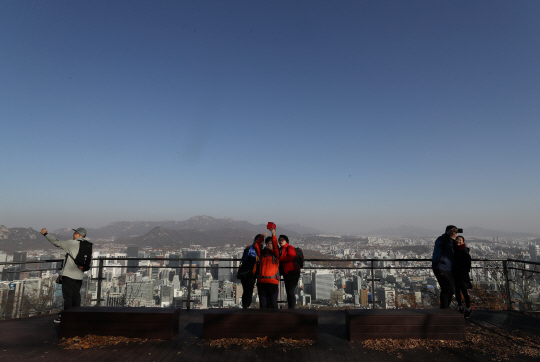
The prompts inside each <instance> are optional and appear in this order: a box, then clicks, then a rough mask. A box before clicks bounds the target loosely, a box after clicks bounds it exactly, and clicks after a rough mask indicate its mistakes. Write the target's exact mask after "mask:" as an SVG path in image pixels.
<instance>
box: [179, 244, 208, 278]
mask: <svg viewBox="0 0 540 362" xmlns="http://www.w3.org/2000/svg"><path fill="white" fill-rule="evenodd" d="M184 254H185V255H184V258H187V259H189V258H193V259H206V250H187V251H185V252H184ZM191 264H195V265H197V273H198V274H199V275H203V274H204V273H206V268H207V267H208V265H209V264H208V260H193V261H192V262H191Z"/></svg>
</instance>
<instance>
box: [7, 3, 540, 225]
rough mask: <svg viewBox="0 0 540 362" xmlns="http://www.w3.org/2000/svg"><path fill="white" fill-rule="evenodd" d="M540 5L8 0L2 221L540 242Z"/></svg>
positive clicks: (27, 223)
mask: <svg viewBox="0 0 540 362" xmlns="http://www.w3.org/2000/svg"><path fill="white" fill-rule="evenodd" d="M539 10H540V4H538V3H537V2H528V1H527V2H525V1H523V2H520V1H517V2H493V1H475V2H468V1H467V2H465V1H464V2H459V1H456V2H432V1H426V2H421V1H418V2H398V1H388V2H386V1H385V2H383V1H332V2H326V1H325V2H322V1H310V2H289V1H283V2H280V1H274V2H263V1H254V2H244V1H241V2H234V1H227V2H218V1H208V2H185V1H161V2H142V1H129V2H127V1H118V2H113V3H110V2H100V1H92V2H68V1H65V2H54V1H53V2H47V3H43V2H37V1H36V2H0V44H1V47H0V49H2V50H1V52H2V56H1V57H0V58H1V60H0V64H1V66H0V80H1V83H2V84H3V86H2V87H0V103H2V104H1V106H0V119H2V125H3V126H2V132H1V136H0V140H1V141H0V153H1V154H2V158H1V159H2V163H1V165H2V176H0V182H1V186H2V187H1V190H2V191H1V200H0V203H1V204H2V207H1V208H0V224H4V225H6V226H8V227H14V226H24V227H30V226H31V227H34V228H40V227H43V226H48V227H50V228H54V227H65V226H73V227H78V226H82V225H86V226H88V227H98V226H102V225H104V224H107V223H109V222H111V221H117V220H162V219H168V220H171V219H173V220H184V219H187V218H189V217H191V216H194V215H199V214H207V215H211V216H214V217H224V216H230V217H233V218H235V219H240V220H243V219H245V220H248V221H250V222H252V223H255V224H259V223H263V222H266V221H269V220H273V221H275V222H276V223H279V222H281V223H289V222H298V223H301V224H304V225H307V226H313V227H319V228H322V229H324V230H328V231H331V232H338V233H362V232H366V231H369V230H373V229H376V228H379V227H383V226H397V225H401V224H407V225H415V226H420V227H426V228H434V225H442V226H441V228H443V227H444V226H445V225H446V224H448V223H453V224H459V225H478V226H483V227H486V228H491V229H502V228H503V227H502V225H504V229H506V230H514V231H523V232H536V233H538V232H540V229H539V227H538V226H537V222H536V220H537V219H538V215H539V212H538V209H539V207H538V205H539V201H540V200H539V193H538V184H539V181H540V177H539V176H540V174H539V172H540V171H539V169H538V167H537V166H538V161H537V155H538V154H539V146H538V142H537V138H538V134H539V128H540V126H539V122H538V120H539V113H540V112H539V107H538V99H539V98H540V97H539V95H540V94H539V93H540V92H539V87H540V86H539V85H540V82H539V81H540V79H539V78H540V75H539V70H538V64H539V61H540V59H539V58H540V57H539V49H540V48H539V45H540V29H539V28H540V25H539V23H538V19H539V18H540V17H539V15H540V11H539Z"/></svg>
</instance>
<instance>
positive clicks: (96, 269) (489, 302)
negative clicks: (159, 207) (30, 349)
mask: <svg viewBox="0 0 540 362" xmlns="http://www.w3.org/2000/svg"><path fill="white" fill-rule="evenodd" d="M129 261H137V263H138V262H140V261H147V262H149V263H153V264H152V265H140V266H139V265H137V266H134V265H131V266H130V265H128V264H129ZM220 261H222V262H223V261H224V262H229V263H231V264H232V266H219V265H216V264H215V263H216V262H217V263H219V262H220ZM472 261H473V269H472V271H471V274H472V279H473V285H474V286H475V288H473V290H472V291H471V294H473V298H474V299H475V300H476V301H477V302H478V303H477V304H480V305H482V307H488V308H487V309H502V308H503V307H504V309H506V310H515V309H520V310H538V309H540V308H539V305H540V303H539V302H540V300H538V298H539V297H538V295H539V294H538V293H539V292H540V263H537V262H532V261H523V260H516V259H473V260H472ZM61 262H63V259H53V260H37V261H33V260H32V261H25V262H2V263H0V266H6V267H8V266H11V267H13V266H18V265H21V268H20V269H19V270H7V271H2V272H0V275H1V276H2V277H3V278H5V277H4V275H9V274H13V273H19V275H20V273H27V272H46V271H55V272H57V271H59V270H60V269H61V268H60V267H54V268H35V269H31V268H28V266H29V265H31V264H44V263H61ZM110 262H122V263H125V265H111V264H110ZM206 262H208V263H214V264H212V265H197V264H200V263H202V264H204V263H206ZM238 262H239V259H232V258H181V259H177V258H118V257H104V258H97V259H94V261H93V265H92V268H91V271H90V272H89V273H87V275H86V277H85V282H86V287H85V292H86V295H88V294H90V291H93V290H94V289H95V298H93V299H88V298H83V305H96V306H102V305H103V302H104V301H105V299H104V297H105V295H104V288H103V282H104V281H105V280H107V278H106V277H110V278H111V280H112V276H111V271H113V270H114V269H117V268H121V269H124V270H127V268H136V270H137V271H140V270H143V271H144V270H145V269H158V270H159V269H176V271H175V275H178V271H179V269H182V275H181V276H180V275H179V278H178V280H180V277H182V281H183V282H184V284H185V286H184V287H183V288H182V290H185V292H186V295H185V298H183V299H182V300H181V301H182V302H183V303H182V304H183V305H185V308H186V309H187V310H190V309H191V308H192V304H193V303H194V302H195V300H194V299H193V298H194V291H193V284H194V282H196V281H197V280H199V281H200V277H199V279H197V278H195V279H193V275H194V274H195V273H194V271H195V269H204V270H207V269H208V270H209V271H210V273H212V272H214V274H215V271H216V270H219V269H231V270H234V269H236V267H237V266H236V265H234V264H238ZM158 263H159V264H158ZM320 264H327V265H326V266H325V265H320ZM321 269H325V270H328V269H332V271H333V273H334V274H336V273H342V274H343V275H345V276H346V277H348V278H350V277H351V276H360V275H361V277H362V281H363V282H364V281H365V282H368V283H369V287H368V288H366V289H363V290H367V294H368V295H371V298H368V300H367V304H368V305H369V307H371V308H377V307H381V308H384V307H385V306H383V305H380V303H381V300H380V299H381V298H378V297H377V293H376V287H377V286H379V288H383V284H384V283H387V284H389V282H388V281H384V279H385V278H384V277H381V276H379V277H377V276H376V275H377V274H381V275H382V276H384V273H385V271H392V270H393V271H397V272H399V271H409V273H404V272H402V274H403V275H407V276H405V278H414V276H411V275H410V274H411V273H410V271H412V272H413V273H414V272H415V271H421V272H423V273H424V275H423V277H425V278H431V287H432V288H431V289H432V292H430V291H429V289H430V288H427V289H428V290H422V291H421V292H422V293H432V295H431V298H432V301H431V304H430V306H431V307H436V304H437V292H436V283H434V278H432V274H430V272H431V259H305V266H304V268H302V272H303V274H304V275H305V274H308V273H307V272H308V271H318V270H321ZM351 271H354V272H356V274H351ZM116 274H119V275H121V276H122V275H123V276H124V279H125V280H126V281H125V282H124V283H125V285H124V289H125V290H124V292H126V290H127V275H128V274H127V273H125V274H124V273H116ZM186 274H187V279H184V278H185V275H186ZM359 274H360V275H359ZM131 275H132V276H133V275H137V274H136V273H135V274H133V273H132V274H131ZM230 275H231V276H232V275H233V274H232V272H231V273H230ZM150 279H151V280H152V278H150ZM233 279H234V277H233ZM134 280H136V278H135V279H134ZM34 281H35V279H34ZM139 281H140V282H142V281H141V280H139ZM334 281H335V278H334ZM14 282H16V283H18V284H20V283H21V282H22V283H23V285H25V284H24V283H26V282H27V281H12V282H10V281H3V282H0V283H2V284H0V307H1V308H0V311H4V310H5V309H6V308H5V307H6V306H5V304H6V301H8V300H9V295H10V293H11V292H14V291H13V290H11V287H9V288H8V291H7V293H6V288H5V285H6V283H7V284H8V285H9V283H14ZM45 284H46V285H47V288H49V289H51V288H53V287H52V286H51V283H45ZM390 284H391V283H390ZM2 285H4V288H2ZM83 286H84V283H83ZM428 287H429V285H428ZM107 288H108V289H109V290H110V289H111V286H110V284H109V285H108V287H107ZM386 289H389V288H388V287H387V288H386ZM390 289H391V288H390ZM396 289H397V288H396ZM58 291H59V288H58V286H57V287H56V292H55V293H48V294H47V295H48V296H51V298H55V297H56V298H58V297H59V295H58ZM24 292H25V289H24V288H22V289H20V288H19V289H18V290H17V293H19V303H22V302H23V301H24ZM11 294H14V293H11ZM390 294H391V293H390ZM427 295H428V296H429V294H427ZM397 297H398V296H397V295H394V301H393V305H392V302H391V303H390V304H391V305H392V307H393V308H407V307H418V306H419V304H416V303H413V305H410V304H409V305H408V304H406V303H399V302H398V298H397ZM413 299H414V298H413ZM12 302H13V298H12ZM363 302H366V301H363ZM122 303H123V305H129V304H130V303H126V301H125V300H124V301H123V302H122ZM45 304H46V303H45ZM363 304H365V303H363ZM49 305H54V303H52V301H51V303H50V304H49ZM423 307H425V303H424V305H423ZM428 307H429V305H428ZM21 308H22V307H21ZM57 309H58V308H52V309H49V310H47V311H49V312H50V311H56V310H57ZM44 312H46V311H45V310H40V311H38V312H37V313H38V314H39V313H44ZM11 313H12V312H11ZM15 314H17V313H15ZM22 314H23V313H22ZM22 314H21V315H22ZM29 314H31V313H29ZM0 315H3V317H4V318H5V317H6V313H5V312H2V313H0ZM12 315H13V313H12Z"/></svg>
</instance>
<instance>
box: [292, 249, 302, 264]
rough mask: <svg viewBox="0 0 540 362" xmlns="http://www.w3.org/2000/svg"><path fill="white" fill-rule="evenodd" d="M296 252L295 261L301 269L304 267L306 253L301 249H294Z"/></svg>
mask: <svg viewBox="0 0 540 362" xmlns="http://www.w3.org/2000/svg"><path fill="white" fill-rule="evenodd" d="M294 251H296V256H295V257H294V261H296V263H297V264H298V266H299V267H300V268H303V267H304V252H303V251H302V249H300V248H294Z"/></svg>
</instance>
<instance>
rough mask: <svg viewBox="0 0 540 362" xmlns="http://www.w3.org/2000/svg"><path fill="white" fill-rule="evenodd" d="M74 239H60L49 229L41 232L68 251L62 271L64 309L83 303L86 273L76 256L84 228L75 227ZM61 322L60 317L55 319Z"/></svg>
mask: <svg viewBox="0 0 540 362" xmlns="http://www.w3.org/2000/svg"><path fill="white" fill-rule="evenodd" d="M73 231H74V233H73V239H72V240H65V241H60V240H58V239H57V238H55V237H54V236H52V235H49V233H48V232H47V229H45V228H43V229H42V230H41V233H42V234H43V236H45V237H46V238H47V240H49V241H50V242H51V244H53V245H54V246H56V247H59V248H62V249H63V250H64V251H65V252H66V259H65V260H64V265H63V268H62V272H61V280H62V297H63V298H64V310H68V309H70V308H73V307H79V306H80V305H81V286H82V280H83V276H84V273H83V271H82V269H83V268H82V267H78V266H77V265H76V264H75V260H73V259H74V258H75V256H77V253H78V252H79V245H80V240H81V239H84V238H85V237H86V230H85V229H84V228H78V229H73ZM54 322H55V323H60V317H59V318H57V319H55V320H54Z"/></svg>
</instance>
